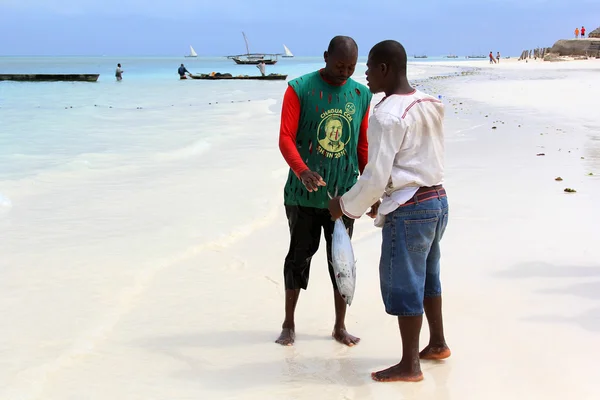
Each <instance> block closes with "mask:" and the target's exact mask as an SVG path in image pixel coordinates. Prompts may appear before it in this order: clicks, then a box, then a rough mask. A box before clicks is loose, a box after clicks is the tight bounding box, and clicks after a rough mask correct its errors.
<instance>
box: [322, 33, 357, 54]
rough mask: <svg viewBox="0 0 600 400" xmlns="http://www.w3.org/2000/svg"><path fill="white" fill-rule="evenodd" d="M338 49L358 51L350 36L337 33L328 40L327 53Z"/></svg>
mask: <svg viewBox="0 0 600 400" xmlns="http://www.w3.org/2000/svg"><path fill="white" fill-rule="evenodd" d="M340 50H346V51H348V50H351V51H356V52H357V53H358V45H357V44H356V42H355V41H354V39H352V38H351V37H350V36H341V35H338V36H336V37H334V38H333V39H331V41H330V42H329V47H327V53H329V54H334V53H335V52H336V51H340Z"/></svg>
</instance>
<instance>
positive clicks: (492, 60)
mask: <svg viewBox="0 0 600 400" xmlns="http://www.w3.org/2000/svg"><path fill="white" fill-rule="evenodd" d="M495 63H496V60H494V53H492V52H491V51H490V64H495Z"/></svg>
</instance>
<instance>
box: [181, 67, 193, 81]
mask: <svg viewBox="0 0 600 400" xmlns="http://www.w3.org/2000/svg"><path fill="white" fill-rule="evenodd" d="M177 72H178V73H179V79H187V77H186V76H185V74H188V75H189V76H192V74H191V73H190V71H188V70H187V68H186V67H185V66H184V65H183V64H181V66H180V67H179V69H178V70H177Z"/></svg>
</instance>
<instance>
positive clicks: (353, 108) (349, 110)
mask: <svg viewBox="0 0 600 400" xmlns="http://www.w3.org/2000/svg"><path fill="white" fill-rule="evenodd" d="M355 112H356V106H355V105H354V103H346V114H349V115H354V113H355Z"/></svg>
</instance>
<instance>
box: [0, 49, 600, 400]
mask: <svg viewBox="0 0 600 400" xmlns="http://www.w3.org/2000/svg"><path fill="white" fill-rule="evenodd" d="M508 61H510V62H508ZM446 64H447V65H453V66H456V65H460V66H462V67H468V66H471V67H476V68H480V71H479V73H478V74H476V75H469V76H464V77H456V78H449V79H441V80H432V81H430V82H428V83H426V84H424V86H422V87H423V89H424V90H425V91H428V92H430V93H431V94H434V95H437V94H441V95H442V96H443V101H444V103H445V104H446V107H447V114H446V116H447V120H446V135H447V156H446V165H447V173H446V181H445V187H446V189H447V190H448V196H449V204H450V222H449V225H448V229H447V231H446V236H445V237H444V239H443V241H442V285H443V292H444V293H443V296H444V317H445V330H446V336H447V340H448V344H449V346H450V348H451V349H452V352H453V354H452V357H450V358H449V359H448V360H446V361H444V362H424V363H423V364H422V368H423V372H424V375H425V379H424V381H422V382H420V383H416V384H414V383H410V384H409V383H378V382H374V381H372V380H371V378H370V372H371V371H375V370H378V369H381V368H384V367H388V366H390V365H392V364H395V363H397V362H398V361H399V359H400V356H401V352H402V349H401V344H400V337H399V332H398V328H397V323H396V320H395V318H393V317H391V316H389V315H387V314H385V311H384V308H383V304H382V301H381V297H380V291H379V281H378V261H379V250H380V244H381V243H380V240H381V231H380V230H379V229H377V228H375V227H374V226H373V223H372V220H371V219H370V218H368V217H366V216H365V217H363V218H362V219H360V220H359V221H357V224H356V225H355V230H354V232H355V235H354V239H353V243H354V252H355V255H356V258H357V260H358V265H357V274H358V281H357V289H356V294H355V298H354V302H353V304H352V306H351V307H350V308H349V310H348V316H347V328H348V330H349V331H350V333H352V334H355V335H357V336H359V337H361V339H362V340H361V342H360V344H359V345H358V346H356V347H354V348H346V347H345V346H342V345H340V344H338V343H336V342H335V341H334V340H332V339H331V336H330V334H331V329H332V327H333V297H332V293H331V285H330V281H329V277H328V274H327V268H326V260H325V248H324V241H323V242H322V248H321V249H320V250H319V252H318V253H317V254H316V255H315V257H314V258H313V264H312V270H311V280H310V283H309V288H308V290H307V291H303V292H302V293H301V296H300V301H299V305H298V310H297V319H296V330H297V339H296V344H295V345H294V346H293V347H281V346H279V345H276V344H275V343H274V340H275V339H276V338H277V335H278V334H279V331H280V326H281V322H282V319H283V291H284V288H283V273H282V265H283V258H284V257H285V254H286V252H287V248H288V231H287V229H288V228H287V221H286V218H285V212H284V208H283V205H282V203H283V185H284V182H285V179H286V175H287V165H286V164H285V162H284V160H283V158H282V157H281V155H280V153H279V149H278V147H277V136H278V126H279V109H280V101H278V100H277V101H274V100H260V101H253V102H249V103H247V104H242V105H240V106H239V110H240V111H239V112H236V113H235V114H231V113H230V112H229V111H228V108H227V107H228V105H227V104H219V105H215V106H214V109H213V110H214V111H213V113H212V114H211V115H212V120H210V121H203V123H204V124H205V125H206V126H211V127H214V129H218V130H223V131H224V132H225V131H227V132H228V133H231V132H232V131H233V130H235V129H238V128H239V127H240V126H241V127H243V129H240V131H239V132H237V131H236V132H235V135H234V140H232V139H231V135H229V136H226V138H225V137H223V138H221V139H219V138H217V139H214V140H212V141H211V142H210V143H209V144H208V145H209V146H210V150H209V151H202V153H201V154H202V156H201V157H195V158H192V159H188V154H187V153H185V154H182V153H181V152H178V151H177V150H176V149H174V150H171V151H168V152H165V153H164V154H163V155H162V156H161V157H160V158H161V160H160V161H161V163H160V164H159V163H158V160H137V159H133V160H127V162H126V163H123V164H122V165H121V166H120V167H119V168H116V169H114V170H111V172H110V173H97V174H96V175H94V171H93V168H92V171H90V173H91V174H92V175H86V177H85V182H84V181H83V180H81V181H80V180H78V178H77V175H75V174H72V173H71V172H70V170H68V169H67V170H65V171H64V173H63V174H62V175H57V174H53V175H52V176H51V177H48V178H47V179H45V178H44V176H40V177H38V178H36V179H35V180H34V179H31V180H22V181H18V182H16V183H12V184H9V183H6V184H4V185H3V186H2V187H0V193H3V194H6V195H9V197H10V200H11V203H12V206H11V207H4V208H5V209H4V210H0V227H1V228H2V229H3V230H4V232H7V234H6V235H5V236H3V239H2V243H0V250H1V251H2V254H3V256H2V257H3V260H1V261H0V267H1V268H2V277H3V278H2V282H0V313H1V314H2V315H3V317H4V321H5V323H4V324H3V328H2V330H0V355H1V357H0V399H10V400H20V399H43V400H59V399H60V400H66V399H82V398H85V399H89V400H96V399H98V400H100V399H103V400H105V399H111V400H120V399H123V400H135V399H140V400H141V399H144V400H149V399H243V400H245V399H261V400H263V399H298V400H304V399H311V400H313V399H419V400H421V399H436V400H450V399H454V400H457V399H460V400H470V399H473V400H475V399H477V400H479V399H482V400H496V399H498V400H500V399H502V400H505V399H523V400H529V399H548V400H554V399H557V400H558V399H560V400H563V399H577V400H587V399H590V400H592V399H598V398H600V381H599V380H598V367H597V365H596V362H595V358H594V356H595V355H596V354H597V350H596V348H597V345H598V343H599V342H600V246H598V244H597V240H596V239H597V236H598V232H599V228H598V227H599V225H600V212H599V211H598V199H599V198H600V197H599V196H600V118H599V117H598V89H599V88H600V60H588V61H576V62H575V61H574V62H563V63H552V64H550V63H542V62H529V63H527V64H525V63H523V62H515V61H512V60H507V62H505V60H502V61H501V63H500V64H499V65H489V64H488V63H487V61H474V62H460V63H451V62H448V63H446ZM437 65H439V64H437ZM409 68H413V66H412V65H411V66H410V67H409ZM356 77H358V78H360V79H361V80H362V77H363V71H362V70H361V71H358V70H357V73H356ZM380 98H381V96H380V95H379V96H375V99H374V101H375V102H376V101H378V100H379V99H380ZM132 118H133V117H132ZM192 121H193V116H190V117H189V120H183V121H182V120H179V121H175V122H173V123H174V124H176V126H177V129H181V130H185V129H193V128H191V124H192ZM148 123H151V122H148ZM236 127H237V128H236ZM492 127H496V129H492ZM247 132H252V133H254V134H252V135H248V134H247ZM198 146H200V145H198ZM187 151H189V149H188V150H187ZM539 153H543V154H545V155H543V156H537V154H539ZM107 156H108V155H107ZM184 158H185V159H186V160H187V162H188V163H189V168H188V169H187V170H185V171H182V170H181V169H175V168H174V167H172V166H171V164H170V160H172V161H173V163H175V162H176V161H177V160H180V159H184ZM165 160H166V161H165ZM88 161H89V160H88ZM94 162H96V163H102V162H103V159H101V158H98V159H95V160H92V164H93V163H94ZM155 162H156V167H154V163H155ZM140 163H145V165H144V166H145V167H148V168H156V174H151V175H148V173H145V174H144V176H142V175H140V176H139V177H137V176H136V171H137V170H138V168H141V165H140ZM171 168H172V169H171ZM171 170H172V171H173V172H172V173H170V171H171ZM125 173H126V174H127V176H128V177H129V178H128V179H130V180H131V182H128V181H123V180H122V179H120V180H118V179H117V178H118V177H120V176H121V175H120V174H125ZM590 173H592V174H593V175H589V174H590ZM90 176H91V178H90ZM559 176H560V177H562V179H563V180H562V181H555V178H556V177H559ZM138 179H139V180H142V181H143V182H144V183H143V184H140V183H139V180H138ZM134 181H135V188H136V189H135V191H132V190H131V186H133V182H134ZM115 182H118V184H115ZM57 183H60V185H59V186H60V188H61V189H60V190H56V189H55V188H56V185H57ZM129 183H131V186H130V185H129ZM84 184H85V193H82V192H81V187H82V185H84ZM565 188H573V189H575V190H576V191H577V192H576V193H565V192H564V189H565ZM46 189H47V190H46ZM45 190H46V191H45ZM32 193H35V195H33V194H32ZM69 199H71V200H72V201H69ZM0 207H3V206H2V205H1V204H0ZM86 216H89V218H87V217H86ZM92 217H93V218H92ZM182 226H183V228H182ZM24 266H26V267H27V268H23V267H24ZM427 339H428V331H427V327H426V325H424V326H423V332H422V344H423V345H425V344H426V343H427Z"/></svg>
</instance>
